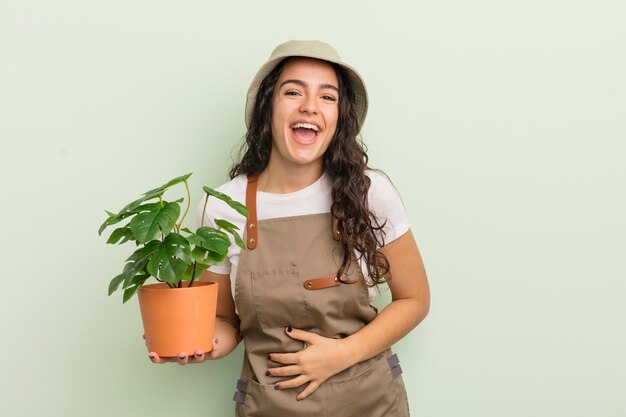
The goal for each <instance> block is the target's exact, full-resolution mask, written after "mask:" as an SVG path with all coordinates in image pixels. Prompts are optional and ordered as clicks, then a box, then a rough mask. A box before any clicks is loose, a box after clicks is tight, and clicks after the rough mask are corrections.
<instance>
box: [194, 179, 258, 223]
mask: <svg viewBox="0 0 626 417" xmlns="http://www.w3.org/2000/svg"><path fill="white" fill-rule="evenodd" d="M202 189H203V190H204V192H205V193H207V194H208V195H212V196H213V197H215V198H219V199H220V200H222V201H223V202H224V203H226V204H228V205H229V206H230V207H231V208H233V209H235V211H237V213H239V214H241V215H242V216H244V217H246V218H247V217H248V209H247V208H246V206H244V205H243V204H241V203H240V202H238V201H235V200H233V199H232V198H230V197H229V196H227V195H226V194H223V193H220V192H219V191H215V190H214V189H212V188H209V187H207V186H204V187H202Z"/></svg>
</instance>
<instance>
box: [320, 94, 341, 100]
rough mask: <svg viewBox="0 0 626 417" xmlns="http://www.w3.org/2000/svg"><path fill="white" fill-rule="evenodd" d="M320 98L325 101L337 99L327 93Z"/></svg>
mask: <svg viewBox="0 0 626 417" xmlns="http://www.w3.org/2000/svg"><path fill="white" fill-rule="evenodd" d="M322 98H323V99H324V100H326V101H337V99H336V98H335V97H333V96H329V95H325V96H322Z"/></svg>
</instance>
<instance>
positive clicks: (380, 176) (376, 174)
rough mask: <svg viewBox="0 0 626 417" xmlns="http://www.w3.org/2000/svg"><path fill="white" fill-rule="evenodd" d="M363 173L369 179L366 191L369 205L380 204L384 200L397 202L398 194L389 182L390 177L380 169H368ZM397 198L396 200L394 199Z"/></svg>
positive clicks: (384, 201)
mask: <svg viewBox="0 0 626 417" xmlns="http://www.w3.org/2000/svg"><path fill="white" fill-rule="evenodd" d="M365 175H366V176H367V177H368V178H369V179H370V188H369V191H368V200H369V203H370V205H374V208H375V206H377V205H380V204H385V203H386V202H398V201H401V200H400V194H399V193H398V190H397V189H396V187H395V186H394V185H393V183H392V182H391V179H389V177H388V176H387V174H385V173H384V172H382V171H377V170H373V169H368V170H366V171H365ZM396 200H397V201H396Z"/></svg>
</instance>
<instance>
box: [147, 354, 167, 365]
mask: <svg viewBox="0 0 626 417" xmlns="http://www.w3.org/2000/svg"><path fill="white" fill-rule="evenodd" d="M148 357H149V358H150V360H151V361H152V363H165V361H164V360H163V359H161V358H160V357H159V355H157V353H156V352H150V353H148Z"/></svg>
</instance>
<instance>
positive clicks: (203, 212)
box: [200, 194, 209, 227]
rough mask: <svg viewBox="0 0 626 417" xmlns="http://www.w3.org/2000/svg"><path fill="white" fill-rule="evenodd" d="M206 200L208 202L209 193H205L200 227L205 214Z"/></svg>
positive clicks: (202, 224)
mask: <svg viewBox="0 0 626 417" xmlns="http://www.w3.org/2000/svg"><path fill="white" fill-rule="evenodd" d="M208 202H209V194H207V195H206V197H205V199H204V207H202V221H201V222H200V227H202V226H204V216H205V215H206V205H207V203H208Z"/></svg>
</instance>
